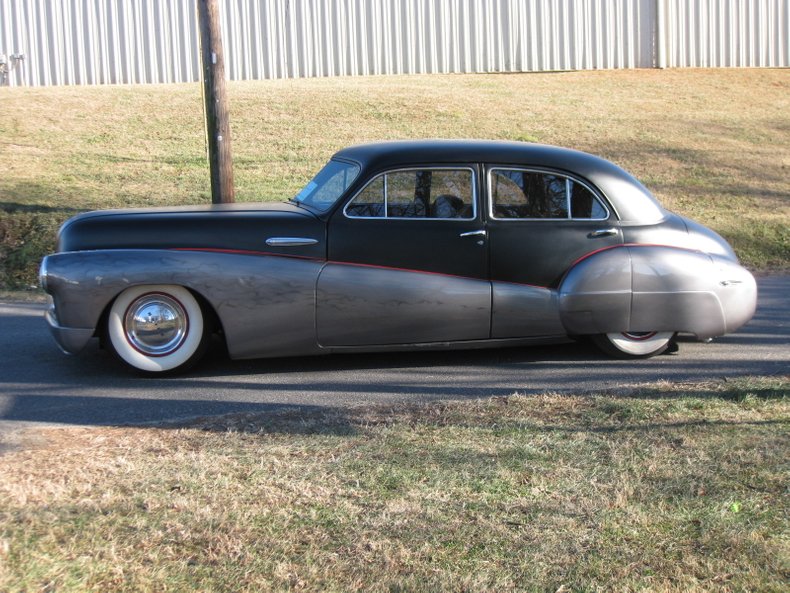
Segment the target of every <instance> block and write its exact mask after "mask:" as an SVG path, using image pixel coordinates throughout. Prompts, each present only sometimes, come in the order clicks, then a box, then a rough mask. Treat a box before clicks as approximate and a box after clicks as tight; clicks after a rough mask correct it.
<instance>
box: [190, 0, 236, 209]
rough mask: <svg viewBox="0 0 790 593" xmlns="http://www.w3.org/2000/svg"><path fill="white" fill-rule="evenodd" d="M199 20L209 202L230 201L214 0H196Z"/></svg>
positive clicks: (224, 104)
mask: <svg viewBox="0 0 790 593" xmlns="http://www.w3.org/2000/svg"><path fill="white" fill-rule="evenodd" d="M198 20H199V24H200V58H201V62H202V64H203V98H204V101H205V105H206V135H207V136H208V160H209V168H210V170H211V201H212V203H214V204H222V203H229V202H233V201H234V189H233V158H232V156H231V152H230V116H229V114H228V100H227V96H226V95H225V59H224V56H223V53H222V34H221V32H220V27H219V8H218V7H217V0H198Z"/></svg>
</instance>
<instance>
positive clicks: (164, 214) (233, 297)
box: [40, 140, 757, 374]
mask: <svg viewBox="0 0 790 593" xmlns="http://www.w3.org/2000/svg"><path fill="white" fill-rule="evenodd" d="M40 281H41V285H42V287H43V288H44V290H45V291H46V292H47V293H49V294H50V295H51V301H52V305H51V307H50V308H49V310H48V312H47V313H46V319H47V321H48V323H49V326H50V328H51V330H52V333H53V334H54V337H55V340H56V341H57V343H58V344H59V345H60V346H61V348H62V349H63V350H64V351H65V352H68V353H76V352H79V351H80V350H81V349H82V348H83V347H84V346H85V345H86V343H87V342H88V341H89V340H90V339H91V338H93V337H99V338H100V339H101V344H103V345H104V346H105V347H106V348H108V349H109V350H111V351H112V352H113V353H114V354H115V355H116V356H117V358H118V359H120V360H121V361H122V362H123V363H125V364H126V365H128V366H129V367H131V368H132V369H136V370H137V371H140V372H142V373H144V374H146V373H147V374H158V373H167V372H174V371H177V370H183V369H185V368H187V367H189V366H190V365H192V364H193V363H194V362H195V361H197V360H198V359H199V358H200V356H201V355H202V354H203V353H204V351H205V349H206V346H207V344H208V341H209V339H210V338H211V337H212V335H213V334H218V335H219V336H221V338H222V339H224V341H225V344H226V346H227V351H228V353H229V355H230V357H231V358H234V359H237V358H260V357H275V356H301V355H308V354H321V353H331V352H341V351H342V352H348V351H383V350H403V349H428V348H479V347H488V346H510V345H522V344H537V343H547V342H556V341H561V340H567V339H568V338H574V339H575V338H580V337H590V338H592V340H593V341H594V342H595V343H596V344H597V345H599V346H600V347H601V348H602V349H603V350H604V351H605V352H606V353H608V354H611V355H614V356H618V357H624V358H629V357H631V358H646V357H650V356H653V355H656V354H660V353H662V352H664V351H665V350H667V349H668V348H673V346H674V344H675V342H674V339H675V335H676V334H677V333H678V332H682V333H686V334H691V335H692V336H695V337H696V338H698V339H700V340H707V339H709V338H712V337H714V336H720V335H723V334H725V333H728V332H732V331H734V330H736V329H738V328H739V327H740V326H741V325H743V324H744V323H746V322H747V321H748V320H749V319H750V318H751V317H752V315H753V313H754V310H755V303H756V297H757V290H756V284H755V281H754V278H753V277H752V275H751V274H750V273H749V272H748V271H747V270H745V269H744V268H743V267H741V266H740V265H739V264H738V260H737V258H736V256H735V254H734V252H733V250H732V249H731V248H730V246H729V245H728V244H727V242H726V241H725V240H724V239H722V238H721V237H720V236H719V235H717V234H716V233H715V232H713V231H711V230H710V229H708V228H706V227H704V226H702V225H700V224H698V223H695V222H693V221H691V220H689V219H687V218H684V217H682V216H679V215H677V214H673V213H671V212H669V211H667V210H665V209H664V208H663V207H662V206H661V205H660V204H659V203H658V201H657V200H656V199H655V198H654V197H653V196H652V195H651V193H650V192H649V191H648V190H647V189H646V188H645V187H644V186H643V185H642V184H641V183H639V182H638V181H637V180H636V179H634V178H633V177H632V176H631V175H630V174H628V173H627V172H625V171H624V170H623V169H621V168H620V167H618V166H616V165H614V164H613V163H611V162H609V161H607V160H604V159H602V158H599V157H596V156H593V155H590V154H586V153H583V152H578V151H575V150H569V149H564V148H558V147H552V146H542V145H536V144H529V143H521V142H494V141H445V140H435V141H405V142H381V143H373V144H366V145H360V146H353V147H350V148H346V149H344V150H341V151H339V152H338V153H336V154H335V155H334V156H333V157H332V158H331V160H329V162H328V163H327V164H326V166H325V167H324V168H323V169H322V170H321V171H320V172H319V173H318V174H317V175H316V176H315V178H314V179H313V180H312V181H310V182H309V183H308V184H307V185H306V186H305V187H304V189H302V191H301V192H300V193H299V194H298V195H297V196H296V197H294V198H292V199H290V200H288V201H287V202H283V203H260V204H228V205H211V206H209V205H206V206H186V207H174V208H151V209H137V210H107V211H98V212H89V213H85V214H80V215H78V216H75V217H74V218H72V219H70V220H69V221H67V222H66V223H65V224H64V225H63V227H62V228H61V230H60V233H59V237H58V248H57V252H56V253H54V254H52V255H49V256H47V257H46V258H45V259H44V260H43V262H42V265H41V273H40Z"/></svg>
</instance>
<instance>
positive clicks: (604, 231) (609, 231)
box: [587, 229, 617, 239]
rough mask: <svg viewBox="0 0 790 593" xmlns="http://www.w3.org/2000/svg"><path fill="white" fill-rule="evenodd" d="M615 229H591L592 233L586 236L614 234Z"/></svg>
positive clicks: (594, 236) (593, 237)
mask: <svg viewBox="0 0 790 593" xmlns="http://www.w3.org/2000/svg"><path fill="white" fill-rule="evenodd" d="M616 234H617V229H599V230H597V231H593V232H592V233H588V235H587V236H588V237H589V238H590V239H595V238H596V237H608V236H610V235H616Z"/></svg>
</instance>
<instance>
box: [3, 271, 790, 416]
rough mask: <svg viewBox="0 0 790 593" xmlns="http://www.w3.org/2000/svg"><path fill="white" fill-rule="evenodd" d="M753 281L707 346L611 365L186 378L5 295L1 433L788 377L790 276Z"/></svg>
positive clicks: (355, 362)
mask: <svg viewBox="0 0 790 593" xmlns="http://www.w3.org/2000/svg"><path fill="white" fill-rule="evenodd" d="M758 283H759V287H760V298H759V306H758V311H757V314H756V316H755V318H754V319H753V320H752V321H751V322H750V323H749V324H748V325H747V326H745V327H744V328H742V329H741V330H740V331H738V332H737V333H735V334H733V335H729V336H726V337H723V338H719V339H717V340H715V341H714V342H712V343H710V344H701V343H696V342H683V343H681V344H680V352H679V353H678V354H673V355H664V356H659V357H656V358H652V359H649V360H637V361H616V360H611V359H608V358H606V357H605V356H603V355H601V354H599V353H598V351H597V350H595V349H594V348H593V347H591V346H588V345H585V344H576V343H572V344H565V345H559V346H551V347H545V346H543V347H529V348H509V349H500V350H478V351H466V352H431V353H428V352H419V353H406V354H360V355H332V356H324V357H312V358H298V359H297V358H287V359H276V360H272V359H269V360H254V361H230V360H228V359H227V358H224V357H222V356H221V355H217V354H216V353H215V355H214V356H212V357H211V358H209V359H207V360H205V361H204V363H203V364H202V365H201V366H200V367H199V368H198V369H197V370H196V371H193V372H192V373H191V374H188V375H185V376H181V377H175V378H167V379H144V378H139V377H136V376H132V375H130V374H128V373H127V372H126V371H125V370H124V369H123V368H122V367H121V366H120V365H118V364H117V363H116V362H115V361H114V360H113V359H112V358H111V356H110V355H109V354H108V353H106V352H104V351H102V350H99V348H98V344H95V343H92V344H91V345H90V346H89V347H88V348H87V349H86V351H85V352H83V353H81V354H80V355H78V356H65V355H63V354H62V353H61V352H60V351H59V350H58V349H57V347H56V346H55V343H54V341H53V340H52V338H51V336H50V335H49V331H48V330H47V328H46V325H45V322H44V320H43V319H42V314H43V310H44V306H43V305H38V304H23V303H9V302H6V303H2V302H0V353H1V354H0V430H2V429H10V428H15V427H21V426H27V425H29V424H31V423H34V424H37V423H54V424H72V425H73V424H76V425H132V424H146V423H160V422H172V421H177V420H180V419H185V418H190V417H195V416H204V415H214V414H223V413H229V412H265V411H269V410H277V409H285V408H300V409H315V408H341V407H349V406H355V405H360V404H366V403H383V402H388V403H394V402H399V401H427V400H433V399H450V398H452V399H465V398H479V397H487V396H492V395H510V394H513V393H536V392H544V391H548V390H554V391H579V390H582V391H590V390H597V389H610V388H613V387H617V386H622V385H628V384H635V383H643V382H650V381H656V380H662V379H663V380H669V381H689V380H691V381H697V380H705V379H720V378H722V377H735V376H740V375H774V374H787V373H790V277H784V276H773V277H764V278H759V279H758ZM94 342H95V340H94Z"/></svg>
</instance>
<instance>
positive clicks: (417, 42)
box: [0, 0, 790, 86]
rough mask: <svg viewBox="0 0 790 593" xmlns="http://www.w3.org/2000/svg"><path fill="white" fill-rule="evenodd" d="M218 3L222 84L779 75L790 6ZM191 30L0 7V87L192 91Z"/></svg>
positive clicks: (84, 2)
mask: <svg viewBox="0 0 790 593" xmlns="http://www.w3.org/2000/svg"><path fill="white" fill-rule="evenodd" d="M219 3H220V12H221V18H222V31H223V39H224V43H225V55H226V60H227V64H226V72H227V75H228V77H229V78H230V79H232V80H243V79H266V78H294V77H311V76H346V75H361V74H411V73H445V72H525V71H546V70H588V69H603V68H649V67H653V66H665V65H666V66H677V67H685V66H698V67H711V66H788V65H790V49H788V48H789V44H788V37H789V36H790V0H219ZM196 21H197V17H196V0H0V55H3V56H4V58H5V62H6V63H5V65H3V64H0V69H3V68H4V69H5V70H6V71H5V73H2V74H0V84H10V85H14V86H16V85H31V86H40V85H41V86H44V85H62V84H108V83H126V84H137V83H162V82H186V81H195V80H198V79H199V76H200V69H199V64H198V49H197V47H198V39H197V35H198V32H197V22H196ZM20 54H22V55H24V58H22V59H19V55H20ZM12 56H14V57H12Z"/></svg>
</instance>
